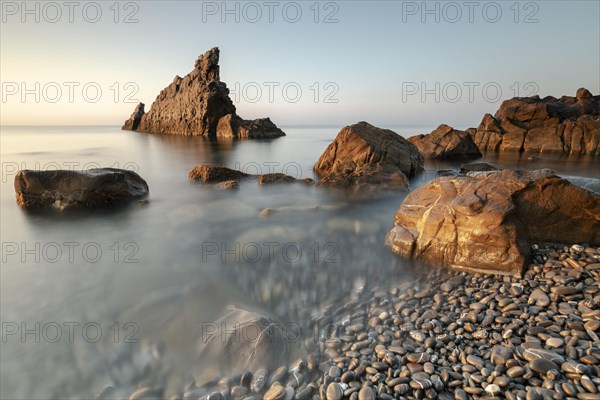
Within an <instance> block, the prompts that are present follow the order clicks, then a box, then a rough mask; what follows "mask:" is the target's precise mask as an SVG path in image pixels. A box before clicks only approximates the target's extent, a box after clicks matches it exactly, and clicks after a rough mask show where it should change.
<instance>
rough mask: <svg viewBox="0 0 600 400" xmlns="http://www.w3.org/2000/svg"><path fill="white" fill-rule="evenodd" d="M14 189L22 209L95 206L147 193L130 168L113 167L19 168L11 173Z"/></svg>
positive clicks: (137, 176)
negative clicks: (83, 168)
mask: <svg viewBox="0 0 600 400" xmlns="http://www.w3.org/2000/svg"><path fill="white" fill-rule="evenodd" d="M15 192H16V195H17V203H18V204H19V205H20V206H23V207H25V208H39V207H44V206H48V205H52V204H55V205H57V206H59V207H60V208H61V209H62V208H65V207H98V206H105V205H111V204H116V203H121V202H125V201H127V200H132V199H137V198H141V197H144V196H147V195H148V184H147V183H146V181H145V180H143V179H142V178H141V177H140V176H139V175H138V174H136V173H135V172H133V171H129V170H122V169H115V168H95V169H89V170H86V171H71V170H55V171H32V170H22V171H19V172H18V173H17V175H16V176H15Z"/></svg>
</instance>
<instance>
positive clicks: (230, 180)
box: [188, 164, 313, 189]
mask: <svg viewBox="0 0 600 400" xmlns="http://www.w3.org/2000/svg"><path fill="white" fill-rule="evenodd" d="M188 178H189V179H190V180H192V181H197V182H201V183H217V184H218V185H217V187H218V188H219V189H237V188H239V183H238V182H239V181H242V180H244V179H253V180H256V181H257V182H258V184H259V185H270V184H275V183H305V184H309V185H310V184H312V183H313V180H312V179H310V178H305V179H296V178H294V177H293V176H289V175H286V174H282V173H272V174H263V175H250V174H246V173H244V172H241V171H238V170H235V169H231V168H227V167H221V166H218V165H212V164H200V165H197V166H195V167H194V168H193V169H192V170H191V171H190V172H189V173H188Z"/></svg>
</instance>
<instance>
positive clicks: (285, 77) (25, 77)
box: [0, 1, 600, 126]
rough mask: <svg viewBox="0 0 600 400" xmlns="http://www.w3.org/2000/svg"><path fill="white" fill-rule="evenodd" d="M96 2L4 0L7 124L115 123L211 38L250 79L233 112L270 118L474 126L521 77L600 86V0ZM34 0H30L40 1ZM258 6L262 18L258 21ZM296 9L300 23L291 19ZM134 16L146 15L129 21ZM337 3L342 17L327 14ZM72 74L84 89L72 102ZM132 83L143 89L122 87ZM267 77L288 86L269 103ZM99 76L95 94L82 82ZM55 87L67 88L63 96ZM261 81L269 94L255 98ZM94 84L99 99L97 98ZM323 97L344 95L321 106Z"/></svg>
mask: <svg viewBox="0 0 600 400" xmlns="http://www.w3.org/2000/svg"><path fill="white" fill-rule="evenodd" d="M90 3H91V2H85V1H84V2H79V3H78V6H77V7H76V8H75V9H73V19H74V22H73V23H71V22H69V15H68V14H69V9H68V8H67V7H65V6H64V5H62V4H63V2H62V1H59V2H57V3H55V4H59V6H60V9H61V13H62V16H61V17H60V19H58V22H56V23H51V22H50V20H52V19H55V18H57V17H56V10H55V9H53V8H52V7H49V6H46V8H45V9H44V3H39V5H38V6H37V7H39V8H38V9H39V12H38V14H39V18H40V22H39V23H38V22H35V20H34V19H35V17H36V15H35V13H36V12H35V11H34V13H33V14H26V15H23V9H22V7H21V2H20V1H18V2H10V1H9V2H7V1H2V31H1V35H0V36H1V39H0V40H1V77H2V84H3V93H2V95H3V96H2V103H1V107H2V109H1V122H2V124H120V123H122V122H123V121H124V120H125V119H126V118H127V117H128V116H129V114H131V112H132V111H133V108H134V107H135V104H132V103H126V102H125V95H126V94H127V93H129V92H130V91H131V89H133V88H135V87H138V88H139V92H137V93H136V94H135V96H133V98H134V99H137V100H140V101H143V102H144V103H146V104H147V107H150V104H151V103H152V101H153V100H154V98H155V97H156V95H157V94H158V93H159V91H160V90H161V89H162V88H163V87H165V86H166V85H167V84H169V83H170V82H171V81H172V79H173V77H174V76H175V75H176V74H179V75H182V76H183V75H185V74H186V73H188V72H189V71H190V70H191V69H192V67H193V64H194V60H195V59H196V57H197V56H198V55H199V54H201V53H203V52H204V51H206V50H207V49H209V48H211V47H213V46H218V47H220V49H221V79H222V80H223V81H224V82H226V83H227V84H228V86H229V87H230V88H233V89H234V88H235V87H236V82H237V83H239V88H240V89H242V88H243V87H244V85H246V89H247V92H246V94H245V95H243V94H241V95H239V96H238V97H237V98H236V97H235V96H234V100H236V105H237V107H238V113H239V114H240V115H242V116H243V117H246V118H255V117H262V116H270V117H271V118H272V119H273V120H274V121H275V122H276V123H278V124H281V125H286V124H307V125H315V124H334V125H343V124H348V123H353V122H355V121H358V120H367V121H370V122H372V123H374V124H380V125H391V124H437V123H449V124H452V125H455V126H465V125H469V126H473V125H477V124H478V123H479V121H480V119H481V117H482V115H483V113H485V112H491V113H493V112H495V110H496V109H497V108H498V106H499V104H500V101H495V100H496V99H495V97H496V95H495V93H496V92H495V91H496V90H497V88H499V89H500V90H501V91H502V96H501V99H500V100H502V99H506V98H510V97H513V96H514V95H515V93H516V90H517V87H519V88H520V91H519V94H521V95H526V94H529V93H531V92H534V91H535V92H537V93H539V94H540V95H541V96H546V95H554V96H557V97H558V96H561V95H563V94H569V95H574V93H575V91H576V90H577V88H579V87H582V86H584V87H587V88H588V89H590V90H591V91H592V93H594V94H600V5H599V4H600V2H599V1H533V2H531V1H529V2H527V1H522V2H518V3H517V2H515V1H498V2H488V1H481V2H479V1H475V2H472V3H471V4H473V6H472V7H473V8H472V9H471V10H473V14H472V22H471V21H470V19H471V16H470V15H469V6H467V5H465V4H466V2H464V1H458V2H427V3H426V4H427V6H426V7H428V9H431V10H435V7H437V10H439V11H438V12H437V13H436V12H435V11H434V13H433V14H426V15H422V12H423V8H422V7H423V4H425V3H423V2H421V1H419V2H402V1H336V2H326V1H321V2H319V3H317V2H316V1H298V2H296V3H293V2H285V1H283V2H280V1H273V2H271V3H270V4H273V6H272V7H273V8H272V9H273V10H274V14H273V22H270V21H269V15H268V13H269V7H270V6H268V5H265V3H267V2H266V1H257V2H250V3H251V5H247V4H248V3H249V2H228V3H227V7H229V8H230V9H233V8H234V7H236V4H237V7H238V10H239V12H238V16H239V19H240V22H239V23H238V22H236V21H235V17H236V15H235V14H229V15H222V12H223V4H224V3H223V2H221V1H219V2H203V1H171V2H167V1H137V2H120V3H118V9H119V11H120V12H119V15H118V21H119V23H115V22H114V18H115V9H116V7H114V3H115V2H114V1H99V2H97V3H96V4H98V5H99V6H100V9H101V10H102V16H101V17H99V21H98V22H97V23H91V22H88V21H86V19H85V18H87V19H89V20H93V19H94V18H95V11H96V5H95V4H90ZM315 3H316V4H317V6H318V9H319V10H320V11H319V15H318V17H317V18H318V21H319V22H318V23H315V21H314V19H315V9H316V8H317V7H315ZM35 4H36V2H28V7H30V9H34V10H35V7H36V5H35ZM515 4H516V6H515ZM256 6H258V8H259V9H260V10H261V12H262V17H261V18H260V19H259V21H258V22H257V23H252V22H251V21H249V19H252V18H254V17H255V15H256V14H255V11H256V9H257V7H256ZM456 6H458V8H457V7H456ZM84 7H86V14H84V11H83V8H84ZM284 7H285V9H286V10H287V12H286V13H284V11H283V10H284ZM297 8H299V9H300V10H302V16H301V17H300V18H299V21H298V22H296V23H291V22H288V21H286V18H287V19H288V20H291V19H293V18H295V15H296V14H295V10H296V9H297ZM458 9H460V11H461V13H462V16H460V17H457V14H456V11H457V10H458ZM498 9H499V10H501V12H502V15H501V16H499V17H497V16H496V11H497V10H498ZM517 9H518V10H519V13H518V15H516V14H515V12H516V10H517ZM484 10H485V11H484ZM131 12H135V14H134V16H133V18H135V19H137V20H138V22H137V23H129V24H126V23H123V19H124V18H125V16H126V15H127V14H129V13H131ZM331 13H333V15H332V17H331V18H332V19H334V20H335V19H337V20H338V22H334V23H324V19H325V18H326V16H327V15H330V14H331ZM436 14H437V15H436ZM436 16H437V17H439V19H440V21H439V22H436V21H435V18H436ZM222 17H226V18H227V19H226V21H225V22H222V20H221V18H222ZM422 17H425V18H426V20H425V22H423V21H422ZM22 18H26V20H25V22H23V21H22ZM515 18H516V20H517V21H518V22H515ZM453 19H454V20H456V22H451V20H453ZM494 19H498V21H497V22H495V23H492V22H491V21H493V20H494ZM525 20H528V21H529V22H530V23H526V22H525ZM535 20H537V22H535ZM36 82H39V85H40V89H39V91H38V93H39V95H40V98H39V103H38V102H36V98H35V95H34V94H29V95H26V97H25V99H22V97H21V94H22V93H21V91H22V89H23V84H24V85H25V86H26V87H27V88H29V89H33V90H34V91H35V90H36V89H35V84H36ZM52 82H56V84H52ZM64 82H75V84H78V85H79V86H74V92H73V98H72V100H73V101H72V102H70V101H69V96H68V94H69V86H66V85H65V84H64ZM115 82H118V85H117V86H118V87H119V88H120V91H119V93H118V96H117V97H116V99H115V95H116V88H117V86H114V83H115ZM127 82H133V83H134V84H135V86H129V87H127V88H126V87H125V84H126V83H127ZM252 82H255V83H256V84H253V83H252ZM264 82H277V83H278V84H279V86H277V87H275V88H274V92H273V95H274V97H273V102H270V101H269V93H268V92H269V87H268V86H267V85H265V84H264ZM436 82H438V83H439V88H440V90H439V91H437V92H438V93H439V96H440V99H439V100H440V101H439V102H436V101H435V94H429V95H427V96H426V98H425V101H422V99H421V87H422V85H425V86H426V87H427V88H429V89H435V85H436ZM49 83H50V85H49ZM90 83H91V84H92V85H88V86H91V89H89V88H88V90H90V92H89V93H88V95H89V96H88V98H86V97H84V94H83V93H82V87H83V86H84V85H85V84H90ZM315 83H317V85H316V86H315V85H314V84H315ZM327 83H330V85H329V86H325V85H326V84H327ZM286 84H288V95H289V97H295V93H296V92H295V90H296V89H295V88H296V87H299V88H300V89H301V90H302V96H301V97H300V98H299V100H298V102H296V103H292V102H290V101H286V99H285V97H284V93H283V89H282V88H283V86H284V85H286ZM468 85H471V86H472V87H473V89H474V91H473V98H472V100H471V99H469V86H468ZM484 85H487V87H488V90H489V92H488V95H487V97H485V95H484V93H483V91H482V88H483V86H484ZM526 85H528V86H526ZM55 86H58V87H59V88H60V89H61V91H62V96H61V97H58V99H56V97H57V92H56V87H55ZM257 86H258V87H260V88H261V90H262V94H261V96H260V97H259V98H258V101H257V102H252V100H253V99H255V98H256V97H257V95H258V93H257V92H256V90H255V89H256V87H257ZM44 87H45V88H46V89H45V90H46V92H44ZM95 87H99V88H100V89H101V90H102V95H101V96H99V100H98V102H96V103H92V102H91V101H90V100H91V99H92V98H93V97H94V96H95ZM317 87H319V93H318V97H317V99H316V100H317V102H315V95H316V90H315V89H316V88H317ZM444 87H445V88H446V92H445V93H443V88H444ZM456 87H460V88H461V90H462V94H461V95H460V97H458V93H457V92H456V90H455V89H456ZM409 89H412V90H413V91H414V90H417V93H414V94H410V93H407V90H409ZM15 91H16V92H15ZM13 92H15V94H12V93H13ZM90 93H91V95H90ZM327 94H329V95H331V97H330V99H332V100H337V103H327V102H324V100H325V96H326V95H327ZM49 100H53V101H56V102H55V103H52V102H51V101H49ZM115 100H116V101H115ZM453 100H454V101H455V102H453Z"/></svg>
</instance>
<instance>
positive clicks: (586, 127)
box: [467, 88, 600, 157]
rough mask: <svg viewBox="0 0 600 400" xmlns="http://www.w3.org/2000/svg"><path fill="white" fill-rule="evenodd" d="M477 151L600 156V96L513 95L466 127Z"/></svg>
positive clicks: (579, 92)
mask: <svg viewBox="0 0 600 400" xmlns="http://www.w3.org/2000/svg"><path fill="white" fill-rule="evenodd" d="M467 131H468V132H469V133H470V134H471V136H472V137H473V141H474V142H475V143H476V144H477V146H478V147H479V149H480V150H481V151H496V150H502V151H520V152H537V153H540V152H541V153H545V152H551V153H564V154H573V155H591V156H595V157H598V156H600V96H593V95H592V94H591V93H590V92H589V91H588V90H587V89H584V88H581V89H579V90H577V94H576V96H575V97H571V96H562V97H561V98H559V99H557V98H555V97H552V96H548V97H544V98H543V99H540V98H539V96H533V97H516V98H513V99H510V100H506V101H504V102H503V103H502V105H501V106H500V108H499V109H498V111H496V114H495V115H494V116H492V115H491V114H486V115H485V116H484V117H483V120H482V121H481V124H480V125H479V126H478V127H477V128H476V129H475V128H470V129H468V130H467Z"/></svg>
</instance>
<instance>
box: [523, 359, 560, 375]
mask: <svg viewBox="0 0 600 400" xmlns="http://www.w3.org/2000/svg"><path fill="white" fill-rule="evenodd" d="M529 368H531V369H532V370H533V371H535V372H538V373H539V374H541V375H546V373H547V372H548V371H550V370H551V369H558V366H557V365H556V364H554V363H553V362H552V361H550V360H546V359H544V358H536V359H534V360H532V361H530V362H529Z"/></svg>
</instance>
